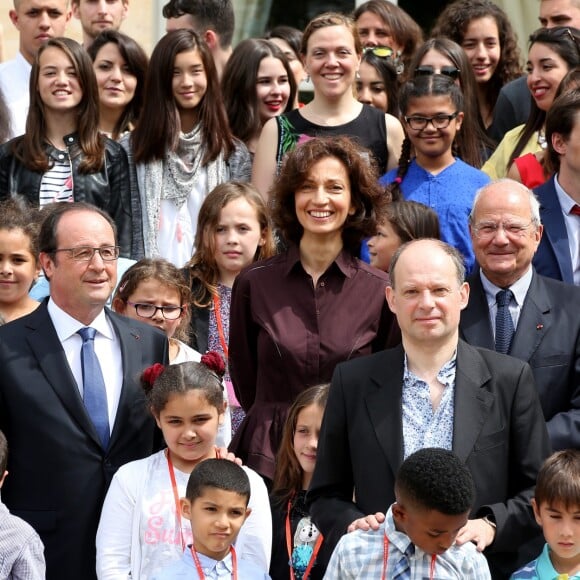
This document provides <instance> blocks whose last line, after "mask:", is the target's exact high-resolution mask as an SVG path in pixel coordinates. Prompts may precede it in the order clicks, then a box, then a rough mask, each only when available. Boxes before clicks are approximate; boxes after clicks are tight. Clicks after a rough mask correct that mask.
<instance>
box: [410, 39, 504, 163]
mask: <svg viewBox="0 0 580 580" xmlns="http://www.w3.org/2000/svg"><path fill="white" fill-rule="evenodd" d="M432 74H442V75H444V76H448V77H449V78H450V79H452V80H453V81H455V83H456V84H458V85H459V86H460V87H461V92H462V93H463V104H464V110H463V111H464V117H463V123H462V130H461V131H460V132H459V133H458V134H457V135H456V138H455V148H456V150H455V153H456V155H457V157H459V158H460V159H461V160H462V161H465V163H468V164H469V165H473V167H477V168H478V169H479V168H480V167H481V166H482V165H483V163H484V162H485V160H486V159H487V158H488V157H489V155H491V151H492V150H493V143H492V141H491V139H489V137H488V136H487V135H486V132H485V126H484V124H483V120H482V118H481V115H480V113H479V105H478V102H477V83H476V82H475V76H474V74H473V70H472V68H471V65H470V64H469V60H468V59H467V55H466V54H465V51H464V50H463V49H462V48H461V47H460V46H459V45H458V44H457V43H456V42H453V40H450V39H449V38H441V37H437V38H431V39H429V40H427V41H426V42H424V43H423V44H422V45H421V46H420V47H419V49H418V50H417V52H416V53H415V56H414V57H413V60H412V61H411V65H410V75H411V76H412V77H418V76H424V75H432Z"/></svg>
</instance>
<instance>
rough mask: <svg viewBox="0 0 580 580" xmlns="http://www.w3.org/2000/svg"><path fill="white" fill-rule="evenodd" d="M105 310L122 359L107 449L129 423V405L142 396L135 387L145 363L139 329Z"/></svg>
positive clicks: (138, 387) (145, 410)
mask: <svg viewBox="0 0 580 580" xmlns="http://www.w3.org/2000/svg"><path fill="white" fill-rule="evenodd" d="M106 312H107V316H108V318H109V320H110V322H111V324H112V325H113V328H114V329H115V332H116V334H117V337H118V339H119V343H120V346H121V357H122V361H123V386H122V388H121V396H120V398H119V406H118V408H117V414H116V415H115V423H114V425H113V430H112V432H111V442H110V444H109V449H112V447H113V445H114V444H115V441H116V440H117V439H118V438H119V437H120V436H121V435H122V432H121V431H122V429H123V428H124V427H126V426H127V425H129V424H130V413H131V410H132V409H131V407H132V406H133V405H135V404H136V401H138V400H139V398H143V397H136V396H135V389H140V388H141V387H140V384H139V376H140V373H141V372H142V371H143V370H144V369H145V363H144V362H143V351H142V348H141V344H140V343H139V341H140V340H141V334H140V331H139V329H138V328H137V327H136V326H134V325H132V324H131V321H130V320H129V319H120V317H119V316H118V315H116V314H115V313H113V312H110V311H109V310H107V311H106ZM143 411H144V412H148V410H147V409H143Z"/></svg>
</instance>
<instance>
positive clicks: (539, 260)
mask: <svg viewBox="0 0 580 580" xmlns="http://www.w3.org/2000/svg"><path fill="white" fill-rule="evenodd" d="M534 193H535V194H536V196H537V197H538V201H539V202H540V219H541V221H542V223H543V224H544V234H543V235H542V239H541V240H540V245H539V246H538V250H537V251H536V255H535V256H534V260H533V264H534V268H535V269H536V272H538V274H541V275H542V276H548V278H554V279H555V280H561V281H562V282H567V283H568V284H574V270H573V269H572V258H571V257H570V245H569V241H568V232H567V231H566V223H565V222H564V216H563V214H562V207H561V206H560V202H559V201H558V196H557V194H556V188H555V186H554V176H552V177H550V179H548V181H546V183H544V184H543V185H540V186H539V187H536V188H535V189H534Z"/></svg>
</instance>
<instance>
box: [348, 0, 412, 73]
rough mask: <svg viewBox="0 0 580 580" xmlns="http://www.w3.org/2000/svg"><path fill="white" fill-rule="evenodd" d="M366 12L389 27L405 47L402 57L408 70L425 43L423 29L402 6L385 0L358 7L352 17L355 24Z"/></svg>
mask: <svg viewBox="0 0 580 580" xmlns="http://www.w3.org/2000/svg"><path fill="white" fill-rule="evenodd" d="M365 12H372V13H373V14H374V15H375V16H378V17H379V18H380V19H381V20H382V21H383V22H384V23H385V25H386V26H388V27H389V29H390V31H391V35H392V36H393V38H394V39H395V41H396V42H397V44H398V45H400V46H402V47H403V50H402V54H401V56H402V59H403V62H404V64H405V69H406V70H407V69H408V67H409V63H410V61H411V59H412V57H413V54H414V53H415V51H416V50H417V47H418V46H419V45H420V44H421V43H422V42H423V31H422V30H421V27H420V26H419V25H418V24H417V23H416V22H415V21H414V20H413V19H412V18H411V17H410V16H409V15H408V14H407V13H406V12H405V11H404V10H403V9H402V8H401V7H400V6H397V5H396V4H393V3H392V2H385V0H368V2H364V3H363V4H361V5H360V6H358V7H357V9H356V10H355V11H354V13H353V16H352V17H353V18H354V20H355V22H356V21H357V20H358V19H359V18H360V17H361V16H362V15H363V14H364V13H365Z"/></svg>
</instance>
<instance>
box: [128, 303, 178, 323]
mask: <svg viewBox="0 0 580 580" xmlns="http://www.w3.org/2000/svg"><path fill="white" fill-rule="evenodd" d="M127 304H129V305H130V306H133V307H134V308H135V312H136V313H137V316H140V317H141V318H153V317H154V316H155V314H157V311H158V310H161V314H162V315H163V318H165V320H177V319H178V318H179V317H180V316H181V313H182V312H183V309H184V308H185V307H184V306H157V305H156V304H141V303H139V302H129V301H128V300H127Z"/></svg>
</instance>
